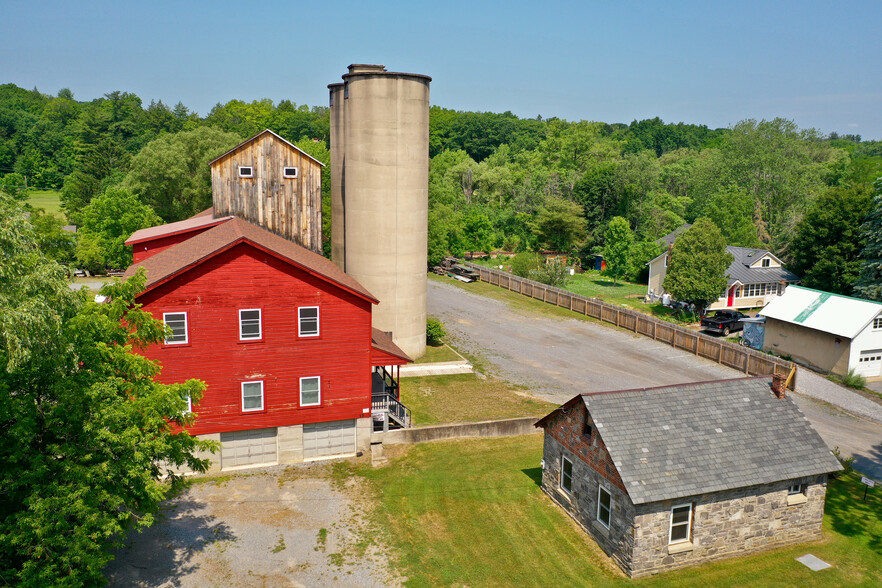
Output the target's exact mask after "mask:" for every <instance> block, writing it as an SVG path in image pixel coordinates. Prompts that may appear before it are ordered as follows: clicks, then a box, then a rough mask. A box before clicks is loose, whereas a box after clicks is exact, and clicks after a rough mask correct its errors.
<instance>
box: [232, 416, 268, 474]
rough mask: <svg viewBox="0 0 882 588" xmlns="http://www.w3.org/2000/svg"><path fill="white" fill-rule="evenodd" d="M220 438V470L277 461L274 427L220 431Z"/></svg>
mask: <svg viewBox="0 0 882 588" xmlns="http://www.w3.org/2000/svg"><path fill="white" fill-rule="evenodd" d="M220 440H221V469H222V470H226V469H230V468H238V467H243V466H255V465H273V464H276V463H278V461H279V452H278V444H277V443H276V429H275V427H273V428H271V429H252V430H250V431H231V432H229V433H221V436H220Z"/></svg>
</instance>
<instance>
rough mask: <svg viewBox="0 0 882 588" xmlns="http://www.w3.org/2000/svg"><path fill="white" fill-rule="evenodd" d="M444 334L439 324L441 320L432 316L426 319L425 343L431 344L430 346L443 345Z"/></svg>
mask: <svg viewBox="0 0 882 588" xmlns="http://www.w3.org/2000/svg"><path fill="white" fill-rule="evenodd" d="M444 335H446V333H445V332H444V327H443V326H442V325H441V321H439V320H438V319H433V318H430V319H429V320H427V321H426V345H431V346H432V347H438V346H440V345H443V343H444V341H443V339H444Z"/></svg>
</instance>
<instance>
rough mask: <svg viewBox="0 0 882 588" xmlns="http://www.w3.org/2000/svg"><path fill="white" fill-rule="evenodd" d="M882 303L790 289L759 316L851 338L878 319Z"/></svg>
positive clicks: (808, 290) (815, 291)
mask: <svg viewBox="0 0 882 588" xmlns="http://www.w3.org/2000/svg"><path fill="white" fill-rule="evenodd" d="M880 314H882V303H879V302H873V301H872V300H864V299H861V298H852V297H850V296H842V295H840V294H832V293H830V292H822V291H821V290H812V289H811V288H803V287H802V286H789V287H788V288H787V290H785V291H784V294H782V295H781V296H779V297H778V298H776V299H774V300H772V301H771V302H770V303H769V304H768V305H767V306H766V307H765V308H764V309H762V310H761V311H760V315H762V316H765V317H769V318H773V319H777V320H779V321H785V322H788V323H793V324H797V325H802V326H804V327H808V328H810V329H816V330H818V331H823V332H825V333H832V334H834V335H838V336H840V337H847V338H849V339H854V338H855V336H857V334H858V333H860V332H861V331H862V330H864V328H865V327H866V326H867V325H868V324H869V323H870V321H872V320H873V319H874V318H876V317H877V316H880Z"/></svg>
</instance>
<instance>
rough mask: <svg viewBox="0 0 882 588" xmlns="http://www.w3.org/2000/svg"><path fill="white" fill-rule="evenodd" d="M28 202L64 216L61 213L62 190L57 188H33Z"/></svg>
mask: <svg viewBox="0 0 882 588" xmlns="http://www.w3.org/2000/svg"><path fill="white" fill-rule="evenodd" d="M28 204H30V205H31V206H33V207H34V208H42V209H43V210H45V211H46V212H54V213H57V214H59V215H60V216H62V217H64V215H63V214H61V192H58V191H57V190H32V191H31V192H30V194H29V195H28Z"/></svg>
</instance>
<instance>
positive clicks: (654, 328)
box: [652, 320, 658, 341]
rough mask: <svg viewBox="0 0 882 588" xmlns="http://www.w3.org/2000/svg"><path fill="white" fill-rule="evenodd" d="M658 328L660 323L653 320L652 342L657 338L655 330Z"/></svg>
mask: <svg viewBox="0 0 882 588" xmlns="http://www.w3.org/2000/svg"><path fill="white" fill-rule="evenodd" d="M656 327H658V323H657V322H655V320H653V321H652V340H653V341H655V340H656V338H655V330H656Z"/></svg>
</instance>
